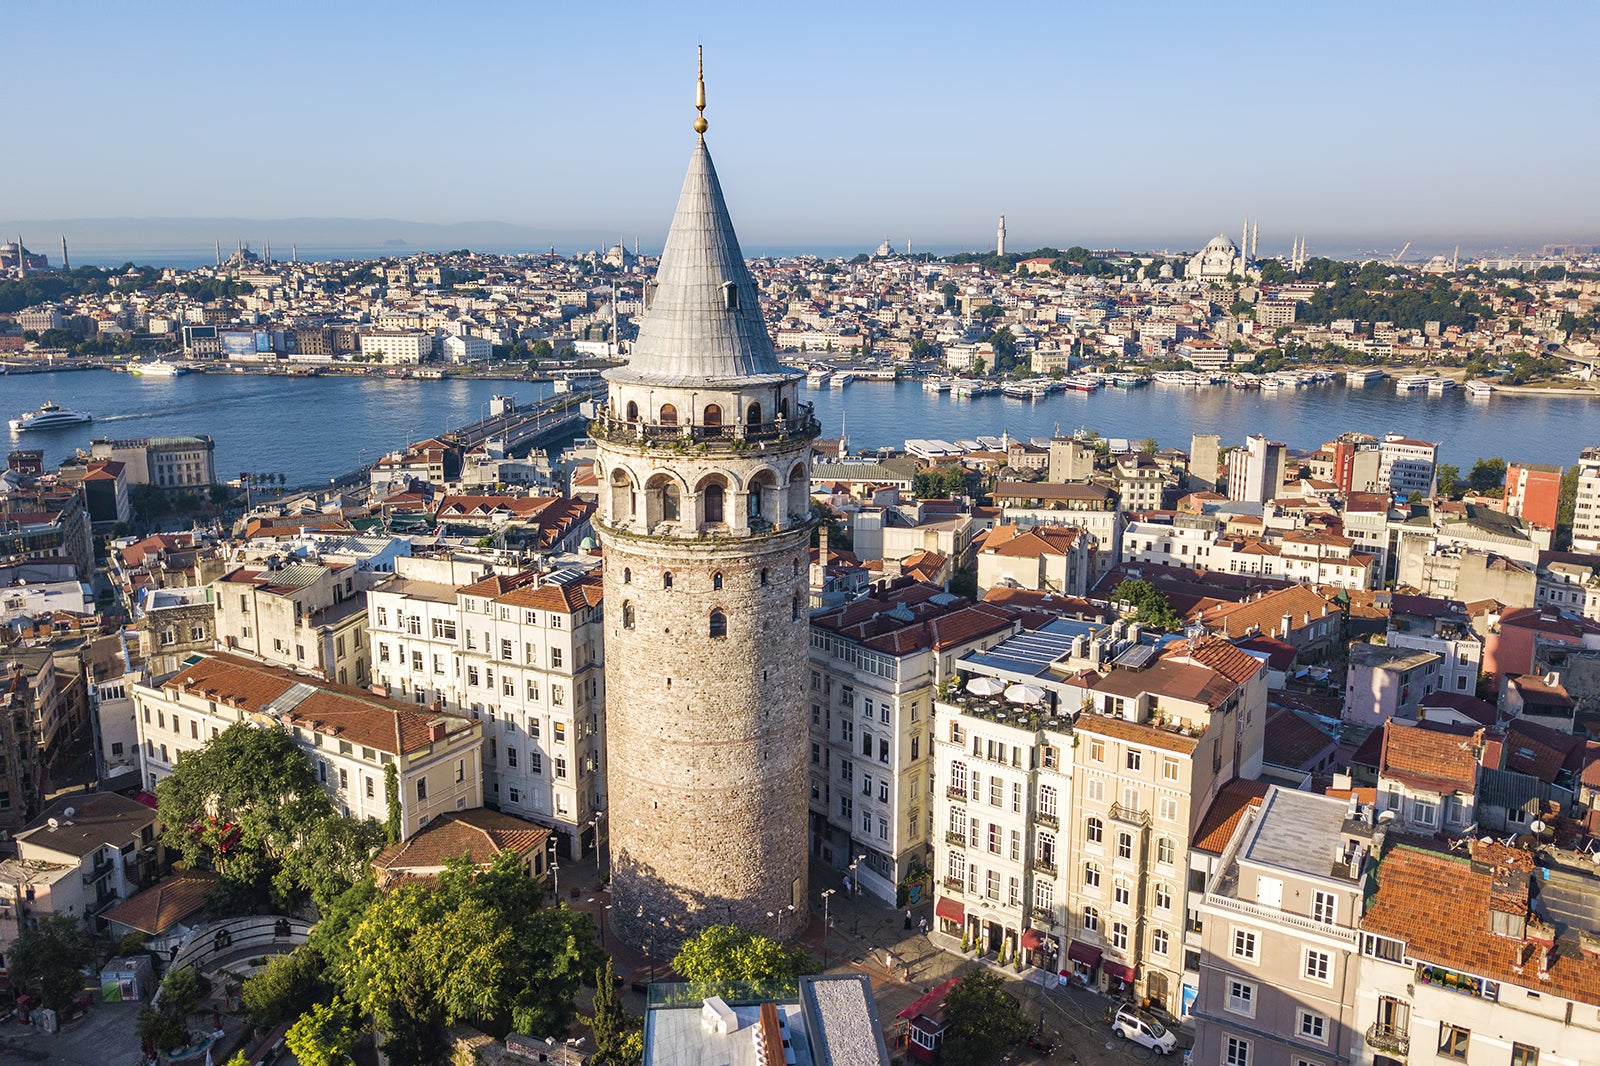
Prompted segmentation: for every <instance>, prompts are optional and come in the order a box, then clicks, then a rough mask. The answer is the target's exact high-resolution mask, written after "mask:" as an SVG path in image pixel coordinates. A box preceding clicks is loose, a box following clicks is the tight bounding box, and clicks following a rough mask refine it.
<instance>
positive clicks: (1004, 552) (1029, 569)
mask: <svg viewBox="0 0 1600 1066" xmlns="http://www.w3.org/2000/svg"><path fill="white" fill-rule="evenodd" d="M1094 544H1095V540H1094V536H1093V535H1092V534H1090V533H1089V532H1088V531H1087V530H1084V529H1078V528H1074V527H1070V526H1034V527H1031V528H1024V527H1020V526H1015V525H998V526H995V527H994V528H993V529H991V530H990V531H989V534H988V536H987V537H985V538H984V540H983V544H982V546H981V547H979V549H978V591H979V592H983V591H985V590H987V589H991V588H997V587H1004V588H1021V589H1032V590H1035V591H1039V592H1059V593H1061V594H1063V595H1067V596H1082V595H1083V594H1084V592H1085V591H1086V590H1087V588H1088V579H1089V573H1090V570H1091V569H1092V567H1093V563H1092V560H1091V556H1092V555H1093V553H1094Z"/></svg>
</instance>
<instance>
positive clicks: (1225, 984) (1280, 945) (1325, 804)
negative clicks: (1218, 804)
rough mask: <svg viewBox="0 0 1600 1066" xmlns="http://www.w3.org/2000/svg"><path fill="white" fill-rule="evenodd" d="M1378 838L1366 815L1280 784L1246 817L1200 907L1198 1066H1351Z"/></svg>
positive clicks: (1375, 825)
mask: <svg viewBox="0 0 1600 1066" xmlns="http://www.w3.org/2000/svg"><path fill="white" fill-rule="evenodd" d="M1383 835H1384V831H1383V829H1382V827H1381V826H1379V825H1378V823H1377V820H1376V818H1375V815H1374V812H1373V810H1372V808H1371V807H1370V806H1368V807H1362V806H1360V805H1358V804H1356V803H1355V802H1354V801H1351V802H1348V803H1347V802H1346V801H1344V800H1339V799H1332V798H1329V797H1326V796H1317V795H1312V794H1310V793H1306V792H1295V791H1290V790H1288V789H1284V788H1280V787H1278V786H1276V785H1274V786H1272V787H1271V788H1269V789H1268V790H1267V793H1266V795H1265V797H1263V799H1262V802H1261V804H1260V806H1259V808H1254V807H1253V808H1249V809H1246V810H1245V811H1244V813H1243V816H1242V817H1241V819H1240V821H1239V825H1238V828H1237V829H1236V830H1235V831H1234V834H1233V838H1232V840H1231V841H1230V842H1229V844H1228V849H1227V851H1226V852H1224V854H1223V857H1222V861H1221V863H1220V864H1219V865H1218V867H1217V869H1216V871H1215V872H1214V873H1213V874H1212V875H1211V877H1210V878H1209V879H1208V881H1207V883H1206V891H1205V895H1204V897H1203V899H1202V901H1201V903H1200V916H1201V922H1202V923H1203V926H1204V931H1203V936H1202V940H1201V945H1202V947H1201V962H1200V984H1199V998H1198V999H1197V1000H1196V1002H1195V1006H1194V1010H1193V1012H1192V1014H1193V1017H1194V1019H1195V1042H1194V1052H1193V1054H1194V1060H1195V1061H1196V1062H1212V1063H1227V1064H1229V1066H1255V1064H1257V1063H1262V1064H1265V1063H1292V1064H1295V1066H1330V1064H1332V1063H1336V1062H1348V1061H1350V1058H1349V1056H1350V1053H1351V1050H1352V1048H1353V1047H1354V1046H1355V1045H1356V1044H1358V1043H1359V1042H1360V1040H1361V1032H1360V1030H1359V1029H1358V1028H1357V1027H1356V1007H1355V1001H1356V990H1357V986H1358V978H1357V972H1358V970H1359V964H1360V956H1359V955H1358V954H1357V951H1356V948H1357V941H1358V937H1359V932H1358V925H1359V922H1360V920H1361V907H1362V898H1363V894H1364V892H1365V890H1366V887H1367V876H1368V870H1369V865H1370V864H1369V858H1370V857H1371V856H1372V854H1373V853H1374V850H1375V848H1376V847H1377V846H1378V845H1381V843H1382V840H1383Z"/></svg>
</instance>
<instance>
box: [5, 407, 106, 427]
mask: <svg viewBox="0 0 1600 1066" xmlns="http://www.w3.org/2000/svg"><path fill="white" fill-rule="evenodd" d="M93 421H94V416H93V415H91V414H88V413H87V412H84V411H73V410H70V409H68V408H65V407H62V406H61V405H60V404H57V403H55V402H53V401H50V400H47V401H45V402H44V403H43V404H41V405H40V406H39V409H38V410H37V411H29V412H27V413H26V414H22V415H18V416H17V417H16V418H13V419H12V420H11V432H13V433H22V432H24V431H25V430H30V429H61V428H63V427H65V426H77V425H82V424H83V423H85V422H93Z"/></svg>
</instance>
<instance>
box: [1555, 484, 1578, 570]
mask: <svg viewBox="0 0 1600 1066" xmlns="http://www.w3.org/2000/svg"><path fill="white" fill-rule="evenodd" d="M1577 513H1578V466H1577V464H1576V463H1574V464H1573V465H1572V466H1569V467H1567V468H1566V470H1564V471H1562V473H1561V489H1560V492H1559V493H1558V494H1557V496H1556V538H1555V547H1556V550H1558V551H1566V550H1568V549H1570V548H1571V547H1572V520H1573V518H1574V517H1575V516H1576V515H1577Z"/></svg>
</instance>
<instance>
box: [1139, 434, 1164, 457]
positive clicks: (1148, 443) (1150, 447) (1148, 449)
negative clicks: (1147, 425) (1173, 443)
mask: <svg viewBox="0 0 1600 1066" xmlns="http://www.w3.org/2000/svg"><path fill="white" fill-rule="evenodd" d="M1159 447H1161V444H1160V442H1158V441H1157V440H1156V439H1155V438H1154V437H1146V438H1145V439H1144V440H1142V441H1140V442H1139V451H1140V452H1142V453H1144V454H1145V455H1154V454H1155V453H1156V449H1157V448H1159Z"/></svg>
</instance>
